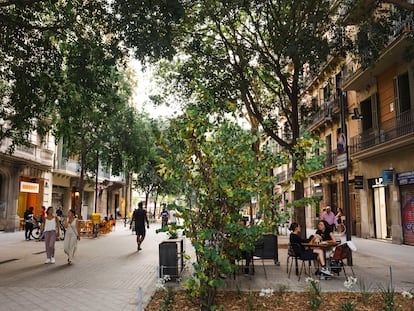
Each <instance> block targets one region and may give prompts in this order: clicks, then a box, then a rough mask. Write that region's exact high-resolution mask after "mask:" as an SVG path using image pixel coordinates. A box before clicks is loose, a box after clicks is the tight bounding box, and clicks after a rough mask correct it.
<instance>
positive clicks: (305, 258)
mask: <svg viewBox="0 0 414 311" xmlns="http://www.w3.org/2000/svg"><path fill="white" fill-rule="evenodd" d="M291 246H292V249H293V252H294V253H295V255H296V256H297V259H298V260H300V261H302V264H301V267H300V271H299V275H298V281H300V277H301V275H302V272H303V270H305V274H307V275H311V267H312V261H315V260H316V259H317V258H318V255H317V254H315V253H314V252H312V251H311V250H305V249H304V248H303V246H302V245H300V244H298V243H291ZM306 263H307V264H308V271H306ZM289 277H290V275H289Z"/></svg>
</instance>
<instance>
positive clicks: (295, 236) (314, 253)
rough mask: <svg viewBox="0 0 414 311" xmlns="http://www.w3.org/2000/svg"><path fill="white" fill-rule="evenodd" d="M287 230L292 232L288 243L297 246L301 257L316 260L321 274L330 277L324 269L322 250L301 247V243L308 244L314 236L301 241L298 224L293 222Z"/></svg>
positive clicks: (325, 268)
mask: <svg viewBox="0 0 414 311" xmlns="http://www.w3.org/2000/svg"><path fill="white" fill-rule="evenodd" d="M289 230H290V231H291V232H292V233H291V234H290V236H289V241H290V243H291V244H299V245H300V247H301V253H302V256H304V258H306V259H315V258H317V259H318V261H319V263H320V265H321V267H322V268H321V273H322V274H323V275H326V276H332V273H331V272H330V271H329V269H328V268H327V267H326V259H325V253H324V251H323V250H322V249H320V248H317V249H305V247H304V246H303V245H302V243H309V241H311V240H315V239H317V237H316V234H315V236H311V237H310V238H309V239H302V238H301V237H300V235H299V234H300V231H301V227H300V225H299V224H298V223H296V222H293V223H292V224H291V225H290V227H289Z"/></svg>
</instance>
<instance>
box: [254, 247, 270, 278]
mask: <svg viewBox="0 0 414 311" xmlns="http://www.w3.org/2000/svg"><path fill="white" fill-rule="evenodd" d="M264 259H265V258H264V241H263V240H262V239H260V240H259V241H257V242H256V243H255V244H254V252H253V257H252V268H253V271H254V261H255V260H261V261H262V266H263V271H264V274H265V278H266V280H267V273H266V267H265V264H264Z"/></svg>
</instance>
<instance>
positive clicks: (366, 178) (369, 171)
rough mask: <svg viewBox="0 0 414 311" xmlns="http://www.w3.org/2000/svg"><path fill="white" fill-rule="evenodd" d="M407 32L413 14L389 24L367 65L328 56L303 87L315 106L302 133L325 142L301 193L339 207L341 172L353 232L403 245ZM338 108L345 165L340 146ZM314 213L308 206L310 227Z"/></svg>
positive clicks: (412, 120) (410, 145)
mask: <svg viewBox="0 0 414 311" xmlns="http://www.w3.org/2000/svg"><path fill="white" fill-rule="evenodd" d="M413 35H414V33H413V21H412V16H411V17H409V18H408V19H405V20H402V21H401V23H399V24H396V25H395V31H394V35H393V36H392V37H391V38H390V40H389V45H388V46H387V48H386V49H385V50H383V51H382V52H381V55H380V57H379V58H378V60H377V61H376V63H375V64H374V65H373V66H371V67H368V68H366V69H364V68H361V66H360V65H359V64H355V63H353V62H351V61H350V60H349V59H343V60H335V59H332V60H330V61H331V62H336V63H335V64H334V65H332V64H331V65H332V66H330V68H333V69H332V70H331V72H330V73H329V74H327V73H326V72H325V75H326V74H327V76H326V77H325V79H315V80H314V81H313V83H310V84H309V87H308V90H307V91H308V94H309V96H310V98H309V99H308V100H310V101H312V100H315V101H317V103H318V106H319V107H320V109H319V111H318V113H316V114H315V116H314V119H313V120H312V122H311V125H310V127H309V128H308V130H310V131H312V132H313V133H315V134H317V135H319V137H321V138H322V139H324V140H325V142H326V146H325V150H321V151H325V152H326V158H325V161H324V163H323V166H324V167H323V168H322V169H321V170H318V171H316V172H314V173H313V174H311V175H310V176H309V177H310V178H309V179H308V181H307V186H306V189H308V193H307V195H308V196H309V195H315V194H316V193H320V194H321V195H322V200H321V202H320V205H319V208H320V209H322V208H323V207H324V206H326V205H330V206H331V207H332V209H333V211H334V212H336V211H337V209H338V208H342V209H343V210H345V206H344V201H345V200H344V193H345V188H344V174H343V170H344V169H346V170H347V172H348V176H349V182H348V185H346V186H347V187H348V189H347V190H348V192H349V210H350V215H346V217H347V221H350V229H351V233H352V234H353V235H356V236H359V237H364V238H375V239H381V240H389V241H392V242H393V243H396V244H407V245H414V162H413V154H414V134H413V133H414V61H413V58H412V57H407V51H409V50H411V51H414V49H413V48H414V40H413ZM316 81H317V82H318V83H316ZM341 95H343V96H341ZM342 105H345V106H346V109H345V120H346V131H345V134H346V136H345V138H346V146H347V149H346V150H345V152H346V151H347V158H348V159H349V161H348V162H347V165H346V168H344V165H345V164H344V162H343V157H342V155H341V154H343V151H342V150H339V148H338V147H339V146H340V143H339V142H340V138H341V135H342V133H343V131H342V129H341V122H340V121H341V108H342ZM319 212H320V211H319V210H317V209H316V208H315V207H312V210H309V213H308V214H307V215H312V216H310V217H308V222H309V223H308V225H313V222H314V220H315V219H317V217H318V214H319Z"/></svg>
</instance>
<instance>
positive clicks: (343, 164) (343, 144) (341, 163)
mask: <svg viewBox="0 0 414 311" xmlns="http://www.w3.org/2000/svg"><path fill="white" fill-rule="evenodd" d="M340 104H341V133H340V135H339V136H338V146H337V150H338V170H341V169H342V170H343V174H344V207H345V215H346V221H345V229H346V230H345V232H346V240H347V241H351V208H350V206H349V186H348V184H349V177H348V144H347V128H346V115H347V105H346V100H345V94H344V92H343V91H342V89H341V90H340ZM340 150H341V154H340ZM348 264H349V265H350V266H352V252H350V255H349V257H348Z"/></svg>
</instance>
